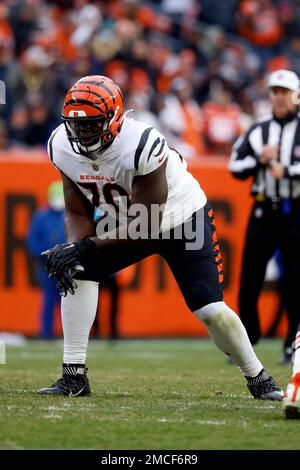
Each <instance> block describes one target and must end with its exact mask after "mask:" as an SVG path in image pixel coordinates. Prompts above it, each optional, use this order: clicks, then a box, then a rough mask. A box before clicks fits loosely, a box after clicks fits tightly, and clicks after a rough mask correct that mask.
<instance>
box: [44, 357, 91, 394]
mask: <svg viewBox="0 0 300 470" xmlns="http://www.w3.org/2000/svg"><path fill="white" fill-rule="evenodd" d="M87 371H88V369H87V368H86V367H85V366H84V365H82V364H80V365H76V364H70V365H69V364H63V376H62V378H61V379H59V380H58V381H57V382H55V384H53V385H52V386H51V387H48V388H41V389H40V390H38V393H39V394H40V395H61V396H65V397H89V396H90V395H91V389H90V384H89V379H88V377H87V375H86V374H87Z"/></svg>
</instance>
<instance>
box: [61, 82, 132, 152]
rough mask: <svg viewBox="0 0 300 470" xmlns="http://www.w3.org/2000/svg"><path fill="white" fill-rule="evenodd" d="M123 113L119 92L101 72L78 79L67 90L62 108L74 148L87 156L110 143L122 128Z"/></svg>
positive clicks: (121, 98)
mask: <svg viewBox="0 0 300 470" xmlns="http://www.w3.org/2000/svg"><path fill="white" fill-rule="evenodd" d="M123 117H124V105H123V95H122V92H121V90H120V88H119V87H118V86H117V85H116V84H115V83H114V82H113V81H112V80H110V79H109V78H107V77H104V76H102V75H91V76H87V77H83V78H81V79H80V80H78V82H76V83H75V84H74V85H73V86H72V87H71V88H70V90H69V91H68V93H67V95H66V98H65V101H64V105H63V112H62V119H63V121H64V124H65V128H66V132H67V136H68V139H69V141H70V143H71V145H72V148H73V150H74V152H76V153H78V154H80V155H84V156H86V157H89V158H93V154H94V153H95V152H99V151H100V150H103V149H105V148H107V147H108V146H109V145H110V144H111V143H112V141H113V140H114V138H115V137H116V135H117V134H118V132H119V131H120V129H121V126H122V122H123Z"/></svg>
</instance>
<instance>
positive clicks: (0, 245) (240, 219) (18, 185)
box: [0, 152, 286, 337]
mask: <svg viewBox="0 0 300 470" xmlns="http://www.w3.org/2000/svg"><path fill="white" fill-rule="evenodd" d="M226 163H227V159H226V158H220V157H218V158H206V159H204V160H199V162H197V164H195V163H194V162H193V164H192V165H190V171H191V172H192V173H193V175H194V176H195V177H196V178H197V180H198V181H199V182H200V184H201V186H202V187H203V189H204V190H205V191H206V193H207V196H208V198H209V200H210V202H211V203H212V206H213V208H214V211H215V218H216V223H217V231H218V237H219V240H220V244H221V250H222V254H223V261H224V267H225V290H224V295H225V300H226V302H227V303H228V305H229V306H230V307H232V308H233V309H234V310H235V311H237V293H238V284H239V273H240V265H241V254H242V249H243V243H244V233H245V228H246V223H247V217H248V213H249V209H250V205H251V199H250V197H249V185H248V184H247V183H245V182H238V181H236V180H234V179H233V178H232V177H231V175H230V174H229V172H228V170H227V168H226ZM58 177H59V174H58V172H57V171H56V170H55V168H54V167H53V166H52V165H51V163H50V162H49V160H48V159H47V157H46V156H45V154H44V153H43V152H40V153H36V154H35V155H32V153H30V155H28V153H26V154H25V155H15V154H13V155H3V153H2V154H0V185H1V186H0V187H1V197H0V209H1V212H0V214H1V216H0V227H1V230H0V256H1V261H2V262H1V268H0V330H2V331H3V330H4V331H18V332H23V333H25V334H28V335H36V334H37V332H38V330H39V309H40V304H41V293H40V290H39V288H38V286H37V285H36V279H35V275H34V267H33V263H32V260H31V259H30V257H29V255H28V252H27V250H26V244H25V237H26V234H27V229H28V223H29V220H30V217H31V216H32V213H33V212H34V210H35V209H36V208H37V207H41V206H43V205H45V203H46V193H47V188H48V185H49V184H50V183H51V182H52V181H53V180H55V179H57V178H58ZM119 281H120V283H121V285H122V295H121V301H120V311H119V317H118V324H119V330H120V334H121V336H126V337H138V336H194V335H205V334H206V331H205V328H204V327H203V325H201V324H200V323H199V321H198V320H196V319H195V318H194V316H193V314H192V313H191V312H190V311H189V310H188V309H187V307H186V305H185V303H184V300H183V299H182V296H181V293H180V291H179V288H178V286H177V284H176V282H175V280H174V279H173V277H172V274H171V273H170V271H169V269H168V267H167V265H166V263H165V262H164V261H163V260H161V259H160V258H159V257H158V256H153V257H151V258H148V259H146V260H144V261H142V262H141V263H139V264H138V265H135V266H133V267H130V268H128V269H126V270H124V271H123V272H122V273H121V274H120V276H119ZM261 297H262V298H261V300H260V306H261V312H263V314H261V317H260V320H261V325H262V330H263V331H264V332H265V331H266V330H267V329H268V328H269V326H270V325H271V324H272V321H273V318H274V314H275V311H276V308H277V303H278V298H277V295H276V294H275V293H274V292H272V291H270V292H269V291H268V292H264V293H263V295H262V296H261ZM102 299H103V300H101V305H102V307H103V310H104V313H103V314H102V316H103V326H104V334H106V333H107V332H108V328H107V313H105V312H106V310H107V307H108V299H107V295H106V294H105V295H104V296H102ZM100 316H101V306H100ZM101 318H102V317H101ZM285 331H286V324H285V321H283V322H281V324H280V328H279V330H278V333H279V334H281V335H282V334H284V333H285ZM57 332H58V333H60V326H58V328H57Z"/></svg>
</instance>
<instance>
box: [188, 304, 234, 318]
mask: <svg viewBox="0 0 300 470" xmlns="http://www.w3.org/2000/svg"><path fill="white" fill-rule="evenodd" d="M229 312H231V309H230V308H229V307H228V306H227V305H226V303H225V302H223V301H222V302H212V303H210V304H207V305H205V306H204V307H201V308H198V309H197V310H194V311H193V313H194V314H195V315H196V317H197V318H199V320H201V321H203V322H205V321H206V320H210V319H212V318H214V317H215V316H220V315H221V316H223V315H228V313H229Z"/></svg>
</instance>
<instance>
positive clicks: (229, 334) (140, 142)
mask: <svg viewBox="0 0 300 470" xmlns="http://www.w3.org/2000/svg"><path fill="white" fill-rule="evenodd" d="M170 119H172V116H170ZM62 120H63V124H61V125H60V126H59V127H58V128H57V129H56V130H55V131H54V132H53V133H52V135H51V137H50V139H49V145H48V152H49V155H50V158H51V160H52V162H53V164H54V165H55V166H56V167H57V168H58V170H59V171H60V172H61V175H62V180H63V185H64V196H65V205H66V215H65V225H66V235H67V239H68V243H65V244H60V245H56V246H55V247H53V248H52V249H49V250H48V251H47V252H45V253H44V257H45V264H46V268H47V270H48V273H49V275H50V276H56V278H57V280H58V287H59V290H60V293H61V294H62V323H63V332H64V353H63V364H62V377H61V378H60V379H59V380H58V381H57V382H56V383H55V384H53V385H52V386H50V387H48V388H43V389H41V390H39V393H40V394H44V395H66V396H86V395H90V386H89V381H88V378H87V368H86V365H85V362H86V350H87V345H88V338H89V332H90V328H91V326H92V324H93V321H94V317H95V313H96V307H97V299H98V283H100V284H101V280H102V279H103V278H104V277H107V276H108V275H109V274H111V273H114V272H117V271H118V270H120V269H122V268H125V267H126V266H129V265H131V264H133V263H136V262H138V261H140V260H142V259H144V258H145V257H147V256H149V255H152V254H160V255H161V256H162V257H163V258H164V259H165V260H166V262H167V263H168V265H169V266H170V268H171V270H172V272H173V275H174V277H175V279H176V281H177V283H178V285H179V287H180V290H181V292H182V295H183V297H184V299H185V302H186V304H187V306H188V307H189V309H190V310H191V311H192V312H193V313H194V314H195V315H196V317H198V318H199V319H200V320H201V321H202V322H203V323H204V324H205V326H206V328H207V330H208V332H209V334H210V336H211V337H212V339H213V340H214V342H215V344H216V346H217V347H218V348H219V349H220V350H221V351H223V352H224V353H225V354H227V355H228V356H229V358H230V359H231V360H232V362H234V364H236V365H237V367H238V368H239V369H240V371H241V372H242V374H243V375H244V376H245V378H246V382H247V386H248V388H249V390H250V392H251V394H252V395H253V397H254V398H256V399H261V400H282V395H283V393H282V391H281V390H280V389H279V388H278V386H277V385H276V383H275V381H274V379H273V378H272V377H271V376H270V375H269V374H268V372H267V371H266V370H265V369H264V368H263V365H262V364H261V362H260V361H259V360H258V358H257V357H256V355H255V353H254V351H253V349H252V346H251V344H250V341H249V339H248V336H247V333H246V330H245V328H244V326H243V324H242V323H241V321H240V319H239V317H238V316H237V315H236V314H235V313H234V312H233V311H232V310H231V309H230V308H229V307H228V306H227V305H226V304H225V302H224V301H223V296H222V282H223V268H222V261H221V256H220V251H219V244H218V239H217V235H216V231H215V223H214V217H213V212H212V209H211V207H210V206H209V204H208V203H207V200H206V196H205V194H204V192H203V191H202V189H201V187H200V185H199V183H198V182H197V181H196V180H195V179H194V178H193V176H192V174H191V173H189V172H188V171H187V165H186V163H185V161H184V159H183V158H182V157H181V155H179V154H178V153H177V152H176V151H175V150H173V149H171V148H169V147H168V144H167V142H166V139H165V138H164V136H163V135H162V134H160V133H159V132H158V131H157V130H156V129H155V128H152V127H149V126H147V125H145V124H143V123H142V122H138V121H135V120H134V119H130V118H129V117H128V116H127V113H124V105H123V96H122V93H121V91H120V89H119V87H118V86H117V85H116V84H115V83H114V82H113V81H112V80H110V79H109V78H107V77H104V76H87V77H83V78H81V79H80V80H78V81H77V82H76V83H75V84H74V85H73V86H72V87H71V89H70V90H69V91H68V93H67V95H66V98H65V101H64V105H63V112H62ZM124 201H125V202H124ZM126 201H127V202H128V205H127V206H126ZM97 206H100V207H102V208H103V210H104V211H105V212H106V214H107V220H108V226H109V225H110V221H111V218H112V217H113V218H114V217H115V218H116V217H117V220H120V219H121V217H120V216H121V214H123V215H122V220H123V222H124V213H125V222H126V223H121V222H120V223H119V222H118V225H117V226H116V228H112V229H110V228H107V227H106V228H104V229H101V230H100V229H99V228H98V226H97V227H95V224H94V209H95V207H97ZM136 207H138V208H140V211H141V212H143V211H142V208H144V209H146V213H147V223H148V226H149V228H148V229H147V233H146V236H145V233H142V234H141V235H140V236H136V231H134V230H132V228H134V227H137V225H138V222H137V220H138V221H139V222H140V220H141V219H139V217H138V215H137V213H136V212H135V211H134V210H132V208H136ZM157 208H159V221H158V223H154V222H153V218H154V219H156V221H157V214H156V212H157V211H156V212H155V211H153V214H155V217H154V216H153V217H152V209H157ZM102 227H103V219H102ZM178 229H180V230H178ZM178 233H179V234H180V236H178ZM190 234H193V236H194V239H192V237H191V236H190ZM201 236H202V240H200V241H201V242H200V243H199V239H201ZM191 240H192V243H189V242H190V241H191ZM191 245H193V246H192V247H191ZM70 294H71V295H70Z"/></svg>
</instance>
